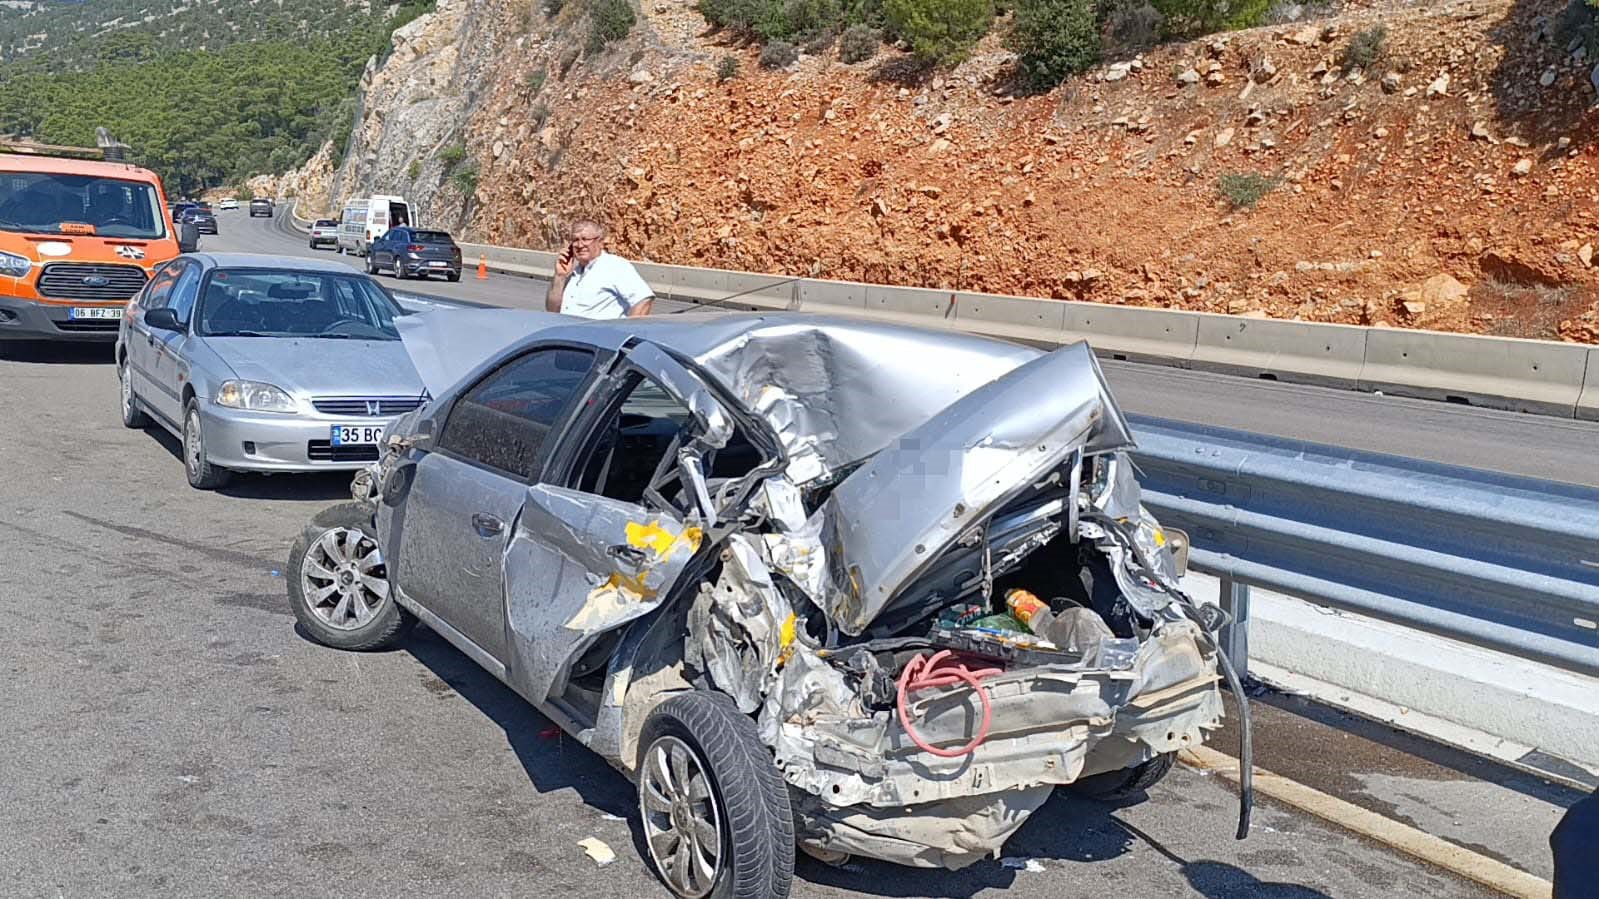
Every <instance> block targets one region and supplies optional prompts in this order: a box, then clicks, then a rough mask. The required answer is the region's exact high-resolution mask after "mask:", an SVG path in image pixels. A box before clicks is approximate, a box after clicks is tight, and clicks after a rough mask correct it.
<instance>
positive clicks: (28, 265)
mask: <svg viewBox="0 0 1599 899" xmlns="http://www.w3.org/2000/svg"><path fill="white" fill-rule="evenodd" d="M30 271H33V263H32V262H29V261H28V260H27V259H26V258H25V257H22V256H16V255H13V254H11V253H0V275H5V276H6V277H8V278H26V277H27V276H28V272H30Z"/></svg>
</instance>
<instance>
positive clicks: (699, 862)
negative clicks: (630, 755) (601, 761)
mask: <svg viewBox="0 0 1599 899" xmlns="http://www.w3.org/2000/svg"><path fill="white" fill-rule="evenodd" d="M639 810H640V812H641V813H642V817H643V819H644V842H645V845H646V846H648V847H649V852H650V858H651V859H653V860H654V862H655V869H656V870H657V871H659V872H661V876H662V878H663V879H665V881H666V885H667V886H668V887H670V888H671V890H672V892H674V893H676V894H677V895H679V896H682V897H684V899H702V897H704V896H708V895H710V892H711V890H712V888H713V887H715V885H716V879H717V875H718V874H719V873H721V868H722V849H723V847H722V810H721V808H720V806H719V804H718V801H717V798H716V794H715V791H714V790H712V789H711V779H710V775H709V774H708V773H707V772H706V770H705V766H704V764H703V763H702V762H701V761H700V757H699V754H698V753H696V752H695V751H694V749H693V748H692V747H690V746H689V745H688V744H687V743H685V742H684V741H682V740H680V739H678V738H677V737H672V736H666V737H661V738H660V739H658V740H656V741H655V742H654V743H652V744H650V748H649V751H648V752H647V753H645V757H644V766H643V770H642V771H641V772H640V774H639Z"/></svg>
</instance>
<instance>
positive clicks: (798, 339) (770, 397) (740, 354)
mask: <svg viewBox="0 0 1599 899" xmlns="http://www.w3.org/2000/svg"><path fill="white" fill-rule="evenodd" d="M770 321H771V323H770V324H767V325H763V326H761V327H756V328H752V329H749V330H747V331H746V332H744V333H743V334H740V335H738V336H737V337H736V338H734V339H732V340H729V341H727V342H725V343H722V344H720V345H718V346H716V347H714V348H712V349H710V350H709V351H707V352H705V353H703V354H701V355H700V356H698V357H697V358H696V360H695V361H696V362H698V363H699V364H700V365H701V366H703V367H704V368H705V369H706V370H707V371H709V372H710V373H711V374H712V375H714V376H715V377H717V378H718V379H719V380H720V381H721V382H722V383H723V384H724V385H726V386H728V387H729V388H730V389H731V390H732V391H733V393H734V394H735V395H736V396H738V397H739V399H740V400H742V401H743V402H744V403H745V405H746V406H748V407H749V408H750V409H751V410H752V411H754V412H755V413H756V414H758V415H760V416H761V417H762V418H763V419H765V421H766V422H767V424H769V425H770V426H771V427H772V429H773V430H774V431H775V432H777V435H778V437H779V440H780V441H781V442H782V443H783V446H784V449H785V451H786V452H787V454H788V456H789V458H790V467H789V471H788V474H789V476H790V477H791V478H792V479H793V480H794V481H795V482H796V483H798V484H801V485H804V484H806V483H809V482H810V481H811V480H813V479H815V478H817V477H820V476H821V475H823V474H826V473H828V472H831V471H833V470H836V469H837V468H839V467H840V466H843V465H846V464H848V463H851V462H856V461H859V460H861V459H864V458H866V457H867V456H870V455H872V454H873V453H875V452H877V451H879V450H881V449H882V448H884V447H885V446H888V445H889V443H890V442H891V441H893V440H894V439H895V438H896V437H898V436H899V435H901V434H904V433H905V432H906V431H909V430H912V429H914V428H916V427H918V426H920V425H922V424H923V423H925V422H926V421H927V420H928V419H929V418H932V417H933V416H934V415H935V414H937V413H938V412H939V411H940V410H941V409H943V408H945V407H946V406H948V405H949V404H951V403H953V402H955V401H956V400H958V399H960V398H961V397H963V396H966V395H967V394H969V393H971V392H972V391H973V390H976V389H978V388H979V387H981V386H982V385H984V384H987V383H988V382H990V381H992V380H994V379H995V378H998V377H999V376H1001V375H1003V374H1004V373H1006V372H1008V371H1010V370H1012V369H1014V368H1016V367H1017V366H1018V365H1021V364H1023V363H1024V362H1026V361H1027V360H1029V359H1032V358H1034V357H1036V356H1038V355H1039V351H1038V350H1036V349H1032V348H1030V347H1022V346H1017V345H1015V344H1009V343H1004V342H1002V341H996V340H991V339H988V338H982V337H975V336H971V335H965V334H957V333H933V332H929V331H926V330H920V329H909V328H903V327H896V326H894V325H888V324H879V323H875V322H862V321H850V320H843V319H828V318H824V317H813V318H810V319H796V318H792V317H783V316H774V317H771V318H770ZM643 333H645V335H646V337H647V336H648V332H643Z"/></svg>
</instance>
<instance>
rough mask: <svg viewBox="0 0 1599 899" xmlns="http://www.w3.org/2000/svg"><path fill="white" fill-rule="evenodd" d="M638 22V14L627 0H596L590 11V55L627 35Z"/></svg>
mask: <svg viewBox="0 0 1599 899" xmlns="http://www.w3.org/2000/svg"><path fill="white" fill-rule="evenodd" d="M637 23H638V16H637V15H635V14H634V13H633V5H632V4H631V3H628V2H627V0H594V8H593V9H592V10H591V11H590V12H589V42H588V53H589V55H590V56H592V55H594V54H596V53H599V52H600V51H602V50H604V49H605V48H606V47H607V46H609V45H610V44H613V43H615V42H616V41H619V40H621V39H623V38H625V37H627V36H628V33H629V32H631V31H632V30H633V26H634V25H635V24H637Z"/></svg>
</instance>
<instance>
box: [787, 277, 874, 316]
mask: <svg viewBox="0 0 1599 899" xmlns="http://www.w3.org/2000/svg"><path fill="white" fill-rule="evenodd" d="M800 308H801V309H803V310H806V311H808V312H850V311H855V310H860V309H865V308H866V285H865V284H857V283H855V282H854V281H824V280H821V279H818V278H806V279H805V280H804V281H801V282H800Z"/></svg>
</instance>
